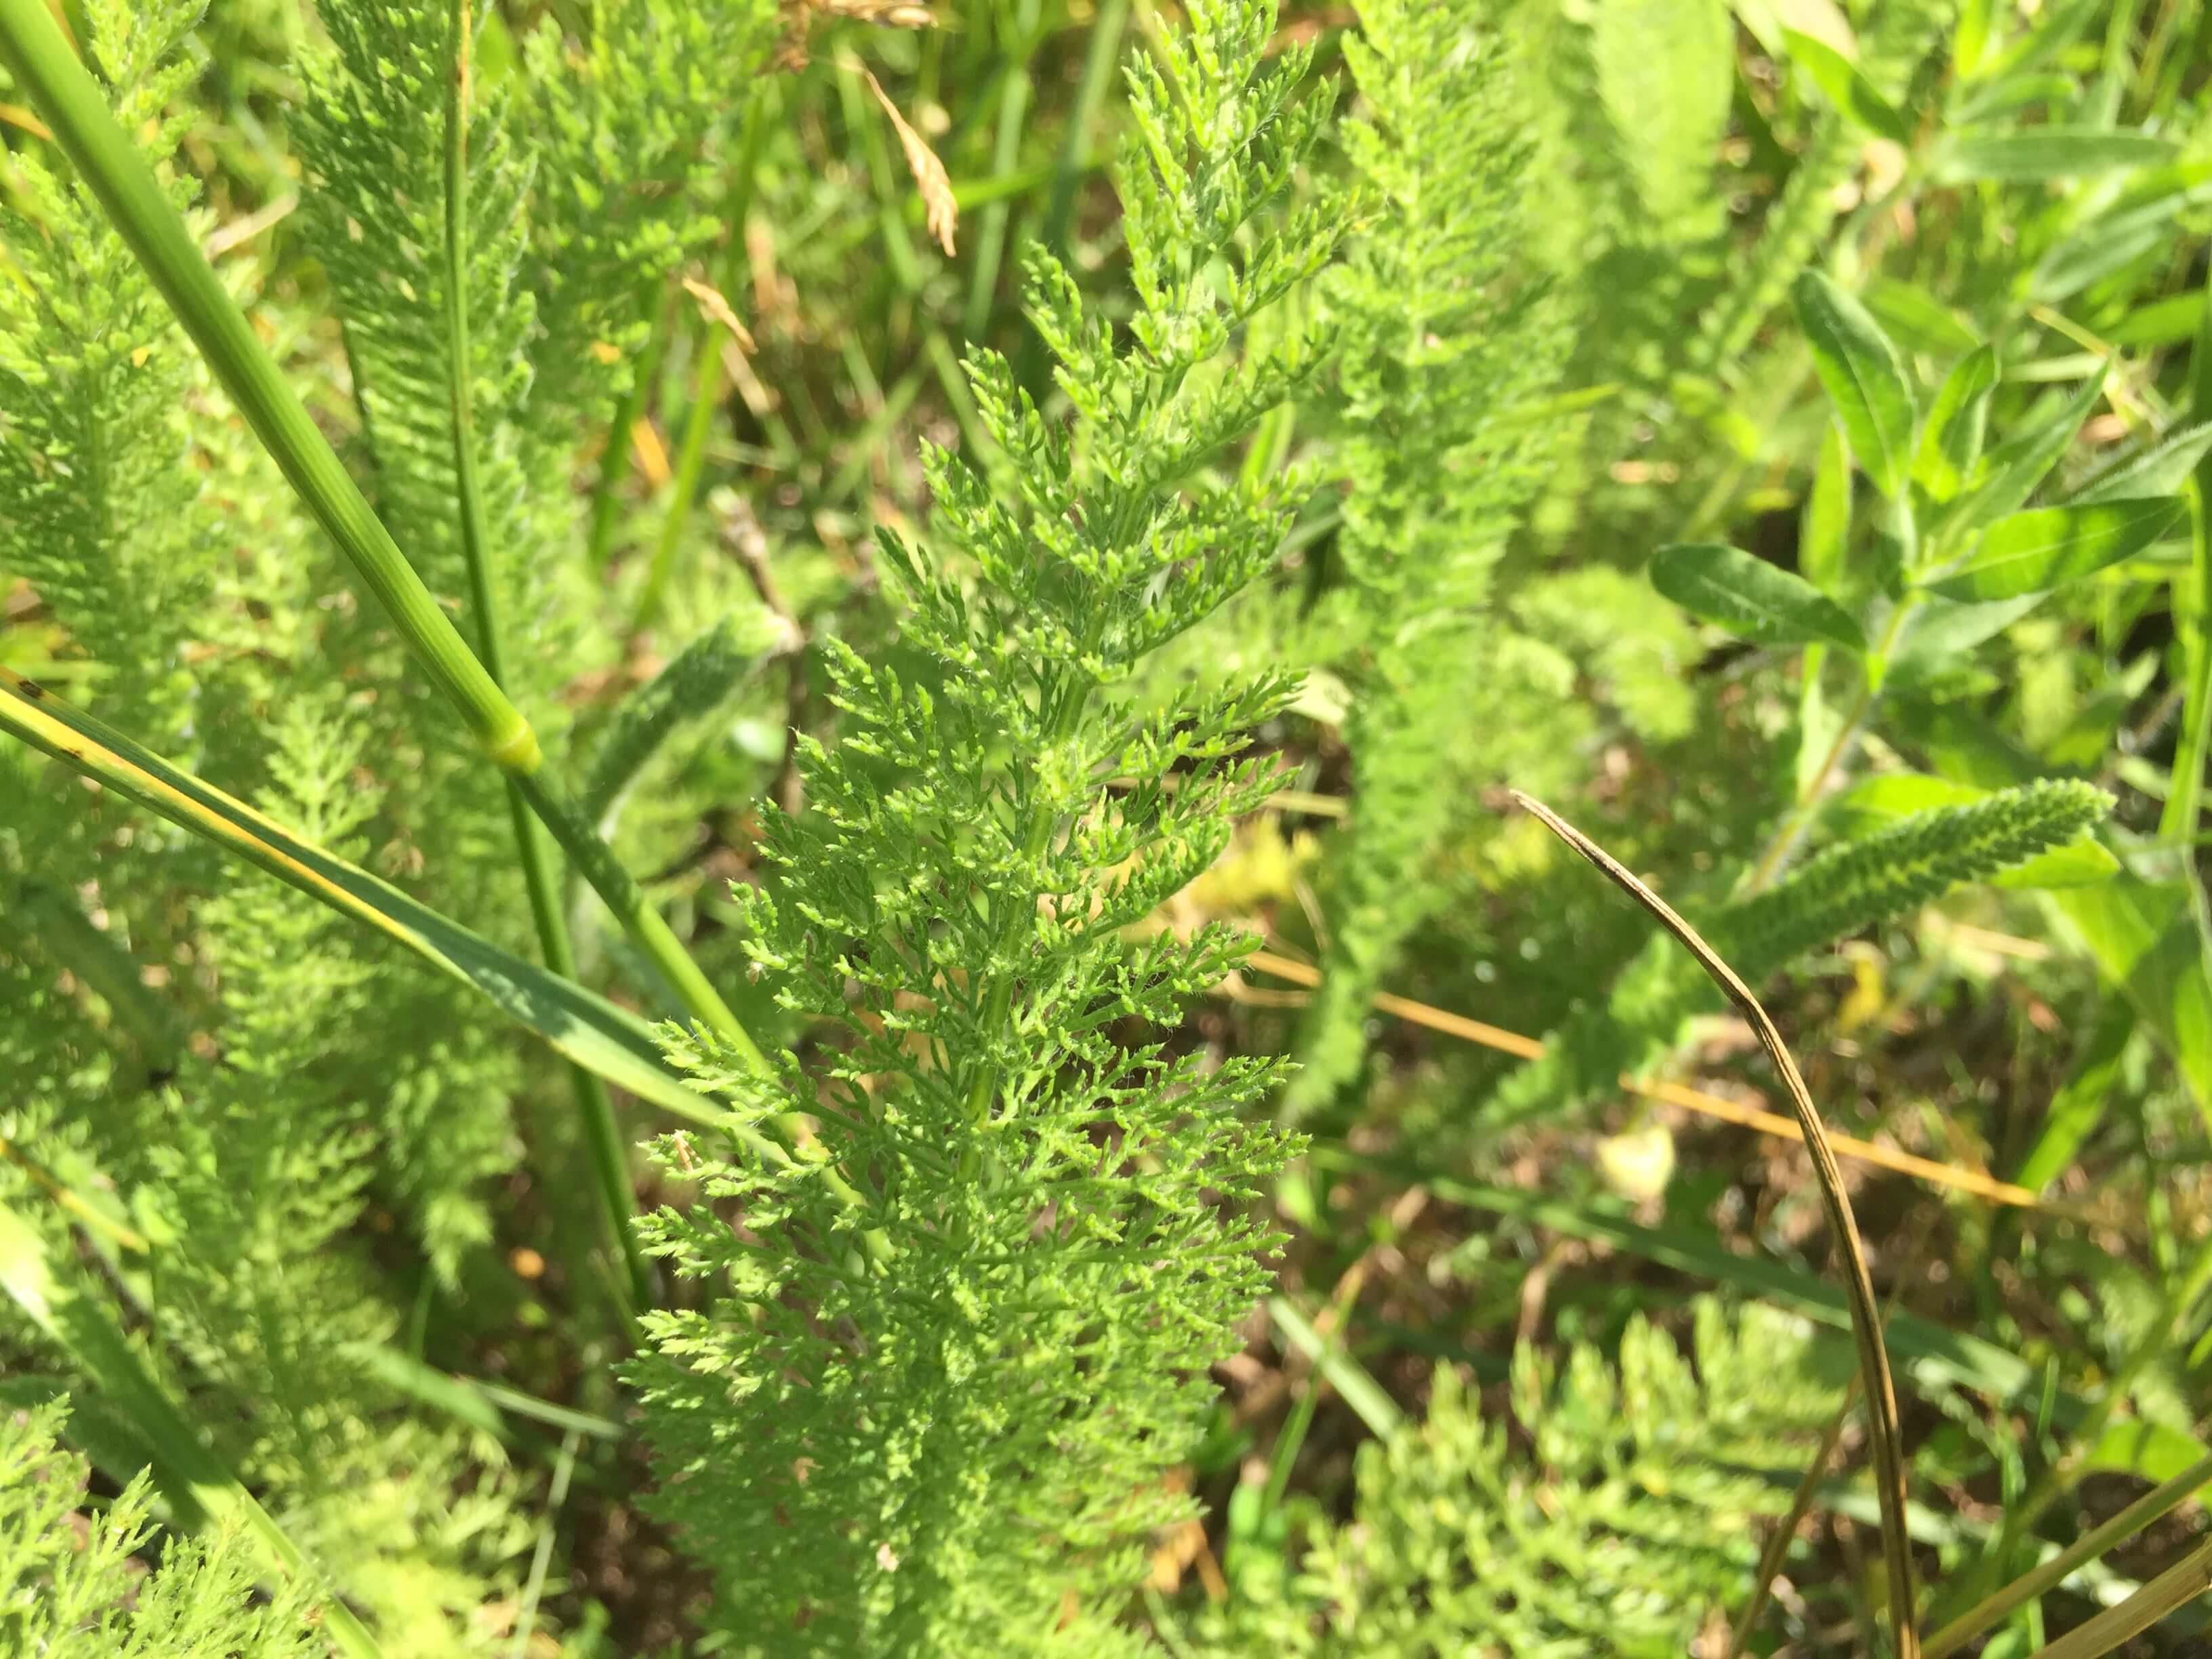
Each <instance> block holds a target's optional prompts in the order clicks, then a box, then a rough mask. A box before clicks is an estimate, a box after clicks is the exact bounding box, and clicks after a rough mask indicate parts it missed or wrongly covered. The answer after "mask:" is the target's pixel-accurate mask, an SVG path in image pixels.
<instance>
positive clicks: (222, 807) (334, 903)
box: [0, 668, 720, 1122]
mask: <svg viewBox="0 0 2212 1659" xmlns="http://www.w3.org/2000/svg"><path fill="white" fill-rule="evenodd" d="M0 731H4V732H9V733H10V734H12V735H13V736H15V737H17V738H21V739H22V740H23V741H24V742H25V743H27V744H30V745H31V746H32V747H33V748H34V749H38V750H41V751H43V752H44V753H46V754H48V755H51V756H52V757H54V758H55V759H57V760H59V761H61V762H63V763H65V764H67V765H69V766H70V767H73V768H74V769H76V770H77V771H79V772H82V774H84V775H86V776H87V777H91V778H97V779H99V780H100V781H101V782H102V783H104V784H106V785H108V786H109V787H112V788H114V789H116V790H117V791H118V792H119V793H122V794H124V795H125V796H127V797H129V798H130V799H132V800H135V801H137V803H138V804H139V805H142V806H145V807H147V808H149V809H150V810H151V811H155V812H158V813H160V814H161V816H162V817H165V818H167V819H168V820H169V821H170V822H171V823H175V824H179V825H181V826H182V827H183V828H185V829H189V830H191V832H192V833H193V834H195V835H197V836H204V837H205V838H206V839H207V840H209V841H211V842H215V843H216V845H217V846H219V847H222V848H226V849H228V851H230V852H232V853H234V854H237V855H238V856H239V857H240V858H242V859H245V860H246V861H247V862H249V863H252V864H255V865H258V866H260V867H261V868H262V869H264V870H266V871H267V872H269V873H270V874H271V875H273V876H275V877H276V878H277V879H278V880H280V881H283V882H284V883H286V884H288V885H289V886H292V887H295V888H297V889H299V890H301V892H303V893H306V894H307V895H308V896H310V897H313V898H315V899H317V900H319V901H320V902H323V903H325V904H327V905H329V906H330V907H331V908H332V909H334V910H337V911H339V912H341V913H342V914H343V915H348V916H350V917H352V918H353V919H354V920H355V921H361V922H366V923H367V924H368V926H370V927H374V928H375V929H376V930H377V931H378V932H379V933H384V934H386V936H388V937H389V938H392V939H397V940H398V941H399V943H400V944H402V945H405V946H406V947H407V948H408V949H409V950H410V951H414V952H415V954H416V955H417V956H419V957H422V959H423V960H424V961H426V962H428V963H430V964H431V965H432V966H433V967H435V968H437V969H440V970H441V971H442V972H444V973H447V974H450V975H453V977H454V978H455V979H458V980H459V981H461V982H462V983H464V984H465V985H468V986H471V987H473V988H474V989H476V990H477V991H479V992H481V993H482V994H483V995H484V996H486V997H488V998H489V1000H491V1001H492V1002H493V1003H495V1004H496V1005H497V1006H498V1007H499V1008H500V1009H501V1011H502V1012H505V1013H506V1014H507V1016H508V1017H509V1018H512V1019H513V1020H515V1021H517V1022H519V1023H520V1024H522V1025H524V1026H526V1027H527V1028H528V1029H529V1030H532V1031H533V1032H535V1033H536V1034H537V1035H538V1036H540V1037H542V1038H543V1039H544V1041H545V1042H547V1043H548V1044H549V1045H550V1047H552V1048H554V1049H555V1050H556V1052H558V1053H559V1054H562V1055H563V1056H565V1057H566V1058H568V1059H569V1060H574V1062H575V1063H576V1064H577V1065H579V1066H583V1067H584V1068H585V1069H586V1070H587V1071H591V1072H595V1073H598V1074H599V1076H601V1077H603V1078H605V1079H606V1080H607V1081H608V1082H610V1083H611V1084H614V1085H616V1086H617V1087H618V1088H623V1089H627V1090H629V1091H630V1092H631V1093H632V1094H634V1095H636V1096H637V1097H639V1098H641V1099H643V1100H649V1101H651V1102H652V1103H653V1104H654V1105H656V1106H659V1107H660V1108H662V1109H664V1110H667V1111H671V1112H674V1113H677V1114H678V1115H681V1116H684V1117H688V1118H691V1119H693V1120H695V1121H700V1122H719V1121H720V1113H718V1112H716V1111H715V1110H714V1109H713V1108H712V1107H710V1106H709V1105H708V1103H706V1102H705V1101H704V1100H702V1098H701V1097H699V1096H698V1095H696V1094H695V1093H693V1092H692V1091H690V1090H689V1089H687V1088H685V1087H684V1085H683V1084H682V1083H680V1082H678V1080H677V1079H675V1078H674V1077H673V1076H671V1074H670V1073H668V1072H667V1071H666V1070H665V1069H664V1068H663V1066H662V1065H661V1063H660V1052H659V1048H658V1047H657V1046H656V1045H655V1043H654V1042H653V1034H652V1031H651V1030H650V1029H649V1028H648V1027H647V1025H646V1024H645V1022H644V1021H642V1020H641V1019H639V1018H636V1017H635V1015H632V1014H629V1013H625V1012H623V1010H621V1009H619V1008H617V1007H616V1006H614V1005H613V1004H612V1003H611V1002H609V1001H607V1000H605V998H603V997H599V996H596V995H594V994H592V993H591V992H589V991H587V990H585V989H584V988H583V987H580V986H578V985H573V984H571V983H569V982H568V981H566V980H563V979H559V978H556V976H555V975H551V974H549V973H547V972H546V971H545V970H544V969H542V968H540V967H538V966H537V965H536V964H535V963H530V962H526V961H524V960H523V959H522V958H521V957H517V956H514V955H513V954H512V953H510V952H508V951H504V950H501V948H500V947H499V946H498V945H494V944H493V943H492V942H491V941H490V940H489V939H484V938H483V937H482V936H481V935H479V934H477V933H471V931H470V930H469V929H467V928H466V927H462V926H461V925H460V924H459V922H456V921H453V920H451V919H450V918H448V917H447V916H443V915H440V914H439V913H438V912H437V911H435V910H433V909H431V908H429V906H428V905H426V904H423V903H422V902H419V901H417V900H416V899H412V898H410V897H409V896H407V895H406V894H404V893H403V892H401V891H400V890H399V889H398V888H397V887H394V886H393V885H392V884H391V883H389V882H387V881H384V880H381V879H380V878H377V877H375V876H373V875H371V874H369V872H368V871H366V870H363V869H362V868H361V867H360V866H358V865H355V864H349V863H348V862H347V861H346V860H343V859H342V858H339V857H337V856H336V855H335V854H331V853H328V852H325V851H324V850H323V849H322V848H319V847H317V846H315V845H313V843H311V842H306V841H303V840H301V838H300V837H299V836H295V835H294V834H293V833H292V832H291V831H290V830H289V829H286V828H284V826H283V825H282V824H280V823H276V821H274V820H273V819H271V818H269V817H264V816H263V815H262V814H261V813H259V812H258V811H255V810H254V809H253V808H252V807H250V806H248V805H246V804H245V803H244V802H243V801H240V800H236V799H233V798H232V797H231V796H229V795H227V794H225V793H223V792H222V790H220V789H216V788H215V787H211V786H210V785H209V784H206V783H204V782H202V781H200V780H199V779H197V778H196V777H193V776H192V775H191V774H190V773H187V772H184V771H181V770H179V769H178V768H176V767H174V766H172V765H171V764H170V763H168V762H167V761H165V760H163V759H162V758H161V757H160V756H158V755H155V754H154V753H152V752H151V751H150V750H146V749H144V748H142V747H141V746H140V745H138V744H135V743H133V742H131V739H130V738H125V737H124V736H123V735H122V734H121V733H119V732H114V731H111V730H110V729H109V728H108V727H106V726H103V725H101V724H100V722H99V721H97V720H94V719H92V718H91V717H90V716H89V715H88V714H84V713H83V712H82V710H79V709H75V708H70V707H69V706H68V705H67V704H65V703H64V702H61V701H60V700H59V699H58V698H57V697H55V696H52V694H51V693H48V692H46V691H45V690H42V689H40V688H39V687H38V686H36V685H34V684H33V683H32V682H30V681H28V680H26V679H24V678H22V677H21V676H20V675H18V674H15V673H14V672H12V671H9V670H7V669H4V668H0Z"/></svg>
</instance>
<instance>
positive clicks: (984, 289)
mask: <svg viewBox="0 0 2212 1659" xmlns="http://www.w3.org/2000/svg"><path fill="white" fill-rule="evenodd" d="M1040 9H1041V0H1019V3H1018V6H1017V7H1016V10H1015V19H1014V33H1015V34H1016V36H1017V39H1016V40H1015V41H1014V42H1012V46H1013V50H1012V52H1009V53H1008V54H1007V57H1006V85H1005V86H1003V87H1001V88H1000V91H999V125H998V131H997V132H996V134H995V135H994V137H993V140H992V146H991V178H992V180H993V182H994V183H997V182H999V181H1001V180H1005V179H1009V178H1011V177H1012V175H1013V173H1014V164H1015V162H1017V161H1019V160H1020V159H1021V149H1022V117H1023V116H1024V114H1025V113H1026V112H1028V109H1029V101H1030V58H1033V57H1034V56H1035V55H1036V46H1037V15H1038V12H1039V10H1040ZM1058 171H1059V169H1058V167H1055V168H1054V174H1055V176H1056V174H1057V173H1058ZM961 205H962V206H963V208H964V207H966V206H967V205H968V204H966V203H964V202H963V204H961ZM1008 211H1009V209H1008V205H1007V204H1006V202H1005V201H1004V200H999V201H994V202H993V203H992V204H990V205H989V206H988V207H987V208H985V209H984V210H983V218H982V222H981V226H980V227H979V228H978V230H977V232H976V234H975V241H974V245H973V252H971V254H970V255H969V258H970V264H969V281H968V302H967V304H966V305H965V306H964V307H963V308H962V310H961V313H960V331H961V333H962V334H963V336H965V337H967V338H968V339H969V340H971V341H974V340H980V339H981V338H982V337H983V334H984V331H986V330H987V328H988V327H989V326H990V322H991V301H992V298H993V296H994V295H995V294H996V293H997V291H998V287H999V264H1000V260H1001V259H1002V258H1004V257H1005V254H1006V217H1007V214H1008Z"/></svg>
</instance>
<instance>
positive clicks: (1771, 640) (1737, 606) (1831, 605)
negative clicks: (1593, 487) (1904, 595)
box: [1651, 542, 1866, 653]
mask: <svg viewBox="0 0 2212 1659" xmlns="http://www.w3.org/2000/svg"><path fill="white" fill-rule="evenodd" d="M1651 585H1652V586H1654V587H1656V588H1657V589H1658V590H1659V591H1660V592H1662V593H1663V594H1665V595H1666V596H1667V597H1668V599H1672V600H1674V603H1675V604H1677V605H1680V606H1681V607H1682V609H1684V610H1685V611H1689V612H1690V613H1691V614H1692V615H1693V616H1699V617H1704V618H1705V620H1706V621H1708V622H1717V623H1720V624H1721V626H1723V628H1726V629H1730V630H1731V631H1733V632H1735V633H1737V634H1741V635H1742V636H1743V637H1744V638H1746V639H1747V640H1756V641H1759V643H1760V644H1762V645H1812V644H1814V643H1826V644H1829V645H1838V646H1841V647H1843V648H1844V650H1846V651H1853V652H1861V653H1863V652H1864V651H1865V650H1866V635H1864V634H1863V633H1861V632H1860V631H1859V625H1858V624H1857V623H1855V622H1853V621H1852V620H1851V617H1850V612H1849V611H1845V610H1844V608H1843V606H1841V605H1838V604H1837V603H1836V602H1835V601H1834V600H1833V599H1830V598H1829V597H1828V596H1827V595H1826V593H1823V592H1821V591H1820V589H1819V588H1817V587H1815V586H1813V584H1812V583H1810V582H1808V581H1807V580H1805V579H1804V578H1803V577H1802V576H1800V575H1796V574H1794V573H1792V572H1790V571H1787V570H1784V569H1783V568H1781V567H1780V566H1778V565H1771V564H1769V563H1767V562H1766V561H1765V560H1764V559H1761V558H1757V557H1754V556H1753V555H1751V554H1749V553H1747V552H1745V551H1744V550H1742V549H1741V548H1736V547H1729V546H1725V545H1723V544H1721V543H1719V542H1677V543H1675V544H1674V545H1672V546H1669V547H1662V548H1661V549H1660V550H1658V551H1657V552H1656V553H1655V554H1653V555H1652V556H1651Z"/></svg>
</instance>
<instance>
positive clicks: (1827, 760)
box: [1739, 593, 1918, 897]
mask: <svg viewBox="0 0 2212 1659" xmlns="http://www.w3.org/2000/svg"><path fill="white" fill-rule="evenodd" d="M1917 608H1918V601H1917V600H1916V599H1914V598H1913V597H1912V596H1911V594H1909V593H1908V594H1907V595H1905V598H1903V599H1899V601H1898V602H1897V605H1896V608H1895V609H1894V610H1893V611H1891V612H1890V613H1889V625H1888V626H1887V628H1885V629H1882V633H1881V639H1880V640H1878V641H1875V647H1874V649H1873V650H1872V651H1871V652H1870V653H1869V655H1868V659H1867V663H1866V665H1865V668H1864V670H1863V672H1864V674H1865V678H1864V682H1863V684H1862V685H1861V686H1860V688H1859V694H1858V696H1857V697H1856V698H1855V699H1853V701H1852V703H1851V707H1850V711H1849V712H1848V713H1847V714H1844V722H1843V724H1842V725H1841V726H1838V728H1837V731H1836V736H1835V740H1834V741H1833V742H1832V743H1831V744H1829V745H1828V752H1827V753H1826V755H1825V756H1823V757H1821V761H1820V767H1819V769H1817V770H1816V771H1815V772H1814V774H1813V775H1812V776H1811V777H1810V778H1808V779H1807V780H1806V781H1805V786H1804V787H1803V788H1802V789H1801V790H1799V791H1798V792H1797V799H1796V800H1795V801H1794V802H1792V803H1791V804H1790V811H1789V812H1788V813H1787V814H1786V815H1784V817H1783V820H1782V823H1781V825H1780V826H1779V827H1778V829H1776V830H1775V832H1774V834H1773V836H1772V837H1771V839H1770V840H1769V841H1768V842H1767V843H1766V846H1765V849H1764V850H1763V851H1761V852H1760V854H1759V859H1758V861H1757V862H1756V863H1754V864H1753V866H1752V867H1751V873H1750V874H1748V875H1747V876H1746V877H1745V878H1744V879H1743V884H1742V886H1741V888H1740V889H1739V893H1740V895H1741V896H1746V897H1748V896H1750V895H1751V894H1753V893H1758V892H1762V891H1764V890H1765V889H1766V888H1768V887H1769V886H1771V885H1772V884H1773V882H1774V878H1776V877H1777V876H1778V875H1780V874H1781V873H1782V866H1784V864H1785V863H1787V862H1788V861H1789V858H1790V854H1791V853H1793V852H1795V851H1796V847H1797V843H1798V842H1800V841H1802V840H1803V839H1804V836H1805V831H1806V830H1807V829H1810V828H1811V827H1812V823H1813V818H1814V815H1815V814H1816V813H1817V812H1818V811H1820V801H1821V799H1822V798H1823V797H1824V796H1825V795H1826V793H1827V788H1828V780H1829V778H1830V777H1831V776H1832V775H1834V773H1835V771H1836V769H1837V768H1838V767H1839V766H1841V765H1842V764H1843V763H1844V762H1845V761H1846V760H1847V759H1849V758H1850V752H1851V750H1852V749H1853V748H1854V747H1856V746H1857V743H1858V739H1859V737H1860V735H1861V734H1862V733H1863V732H1864V731H1865V730H1866V724H1867V720H1868V718H1869V716H1870V715H1872V714H1873V713H1874V709H1875V703H1876V702H1879V701H1880V700H1881V681H1880V679H1878V678H1876V674H1877V672H1878V671H1879V670H1878V669H1877V668H1876V666H1875V665H1881V666H1882V667H1887V665H1888V660H1889V655H1890V653H1892V652H1893V651H1894V650H1896V649H1897V646H1898V641H1900V640H1901V639H1903V638H1904V637H1905V623H1906V621H1907V620H1908V618H1910V617H1911V614H1912V612H1913V611H1915V610H1917Z"/></svg>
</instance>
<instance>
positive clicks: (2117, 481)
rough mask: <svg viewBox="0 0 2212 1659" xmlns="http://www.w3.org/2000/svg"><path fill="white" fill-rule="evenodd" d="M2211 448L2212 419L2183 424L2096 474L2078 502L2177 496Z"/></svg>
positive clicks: (2076, 496) (2079, 496)
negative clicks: (2187, 424)
mask: <svg viewBox="0 0 2212 1659" xmlns="http://www.w3.org/2000/svg"><path fill="white" fill-rule="evenodd" d="M2208 451H2212V421H2203V422H2199V423H2197V425H2195V426H2188V427H2184V428H2181V429H2180V430H2179V431H2178V432H2172V433H2169V434H2168V435H2166V437H2165V438H2163V439H2162V440H2160V441H2159V442H2158V443H2157V444H2155V445H2154V446H2153V447H2150V448H2149V449H2147V450H2145V451H2144V452H2143V453H2142V454H2140V455H2133V456H2130V457H2129V458H2128V459H2125V460H2122V461H2119V462H2118V463H2116V464H2115V465H2112V466H2110V467H2108V468H2106V470H2105V471H2101V472H2100V473H2099V474H2097V476H2096V477H2093V478H2092V479H2090V480H2089V482H2088V483H2085V484H2083V485H2082V486H2081V490H2080V492H2079V493H2078V494H2076V495H2075V497H2074V501H2075V504H2076V505H2077V506H2078V505H2081V504H2082V503H2085V502H2089V501H2117V500H2118V499H2120V498H2122V497H2124V496H2129V495H2137V496H2140V495H2178V494H2179V493H2180V490H2181V487H2182V486H2183V485H2184V484H2185V483H2188V482H2189V478H2190V475H2191V473H2193V472H2194V471H2196V470H2197V463H2198V462H2199V461H2201V460H2203V459H2204V456H2205V453H2206V452H2208Z"/></svg>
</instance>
